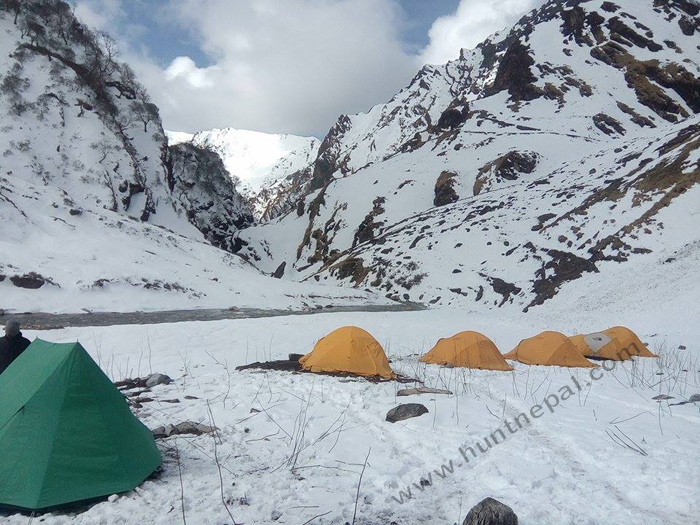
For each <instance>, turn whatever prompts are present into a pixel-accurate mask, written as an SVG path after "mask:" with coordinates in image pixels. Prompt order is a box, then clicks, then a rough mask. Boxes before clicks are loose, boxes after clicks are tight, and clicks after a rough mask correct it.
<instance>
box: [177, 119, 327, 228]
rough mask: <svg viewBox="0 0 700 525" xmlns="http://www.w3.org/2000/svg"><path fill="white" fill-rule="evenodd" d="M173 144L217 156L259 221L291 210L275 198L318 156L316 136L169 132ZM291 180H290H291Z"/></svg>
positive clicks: (220, 131)
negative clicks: (185, 143) (183, 144)
mask: <svg viewBox="0 0 700 525" xmlns="http://www.w3.org/2000/svg"><path fill="white" fill-rule="evenodd" d="M167 134H168V139H169V143H170V144H178V143H183V142H187V143H190V144H193V145H195V146H198V147H200V148H204V149H208V150H210V151H213V152H215V153H217V154H218V155H219V156H220V157H221V158H222V160H223V162H224V166H225V167H226V169H227V170H228V172H229V173H230V174H231V176H232V177H233V179H234V181H235V182H236V183H238V182H239V181H240V184H237V188H238V190H239V191H240V192H241V193H242V194H243V195H244V196H245V197H246V198H247V199H248V201H249V203H250V205H251V207H252V209H253V212H254V213H255V216H256V217H257V218H260V219H262V220H267V219H269V218H273V217H276V216H277V215H279V214H280V213H281V212H286V211H287V209H288V208H286V207H285V206H284V204H283V203H280V202H278V200H277V198H276V196H277V195H278V194H280V193H285V189H286V188H287V187H288V185H289V179H291V178H293V176H294V174H295V173H298V172H302V171H303V170H305V169H306V168H308V167H309V166H310V165H311V164H312V163H313V162H314V161H315V160H316V156H317V155H318V148H319V146H320V141H319V140H318V139H316V138H315V137H299V136H296V135H276V134H269V133H260V132H257V131H245V130H239V129H232V128H226V129H213V130H210V131H200V132H199V133H195V134H194V135H192V134H188V133H182V132H170V131H168V132H167ZM288 178H289V179H288Z"/></svg>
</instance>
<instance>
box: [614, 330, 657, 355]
mask: <svg viewBox="0 0 700 525" xmlns="http://www.w3.org/2000/svg"><path fill="white" fill-rule="evenodd" d="M603 333H604V334H606V335H608V336H609V337H612V338H613V339H617V340H618V341H619V344H620V346H621V348H622V349H623V351H624V352H625V353H629V354H630V355H633V356H638V357H658V356H657V355H656V354H655V353H653V352H652V351H651V350H649V348H647V346H646V345H645V344H644V343H642V340H641V339H640V338H639V337H638V336H637V334H635V333H634V332H633V331H632V330H630V329H629V328H625V327H624V326H614V327H612V328H608V329H607V330H603Z"/></svg>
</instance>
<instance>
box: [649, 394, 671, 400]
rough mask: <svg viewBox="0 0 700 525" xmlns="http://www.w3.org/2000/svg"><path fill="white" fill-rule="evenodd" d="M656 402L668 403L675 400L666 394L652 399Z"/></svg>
mask: <svg viewBox="0 0 700 525" xmlns="http://www.w3.org/2000/svg"><path fill="white" fill-rule="evenodd" d="M652 399H653V400H654V401H667V400H669V399H675V398H674V397H673V396H667V395H666V394H659V395H658V396H654V397H652Z"/></svg>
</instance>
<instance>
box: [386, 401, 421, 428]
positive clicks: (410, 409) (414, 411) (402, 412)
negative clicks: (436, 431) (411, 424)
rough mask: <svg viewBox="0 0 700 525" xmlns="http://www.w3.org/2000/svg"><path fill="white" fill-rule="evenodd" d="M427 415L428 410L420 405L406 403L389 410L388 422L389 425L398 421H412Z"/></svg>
mask: <svg viewBox="0 0 700 525" xmlns="http://www.w3.org/2000/svg"><path fill="white" fill-rule="evenodd" d="M427 413H428V409H427V408H425V406H423V405H421V404H420V403H406V404H404V405H399V406H397V407H395V408H392V409H391V410H389V412H388V413H387V415H386V420H387V421H388V422H389V423H396V422H397V421H403V420H405V419H411V418H412V417H418V416H422V415H423V414H427Z"/></svg>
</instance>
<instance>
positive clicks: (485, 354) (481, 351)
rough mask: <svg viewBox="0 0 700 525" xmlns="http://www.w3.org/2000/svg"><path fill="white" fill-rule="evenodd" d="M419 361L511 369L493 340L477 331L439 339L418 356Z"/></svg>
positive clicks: (484, 368) (469, 366)
mask: <svg viewBox="0 0 700 525" xmlns="http://www.w3.org/2000/svg"><path fill="white" fill-rule="evenodd" d="M420 361H421V363H430V364H433V365H452V366H459V367H466V368H478V369H481V370H504V371H510V370H513V367H512V366H510V365H509V364H508V363H506V360H505V359H503V356H502V355H501V352H499V351H498V348H496V345H495V344H493V341H491V339H489V338H488V337H486V336H485V335H482V334H480V333H478V332H460V333H458V334H456V335H453V336H452V337H449V338H447V339H440V340H439V341H438V342H437V344H436V345H435V346H434V347H433V349H432V350H431V351H430V352H428V353H427V354H425V355H424V356H423V357H421V358H420Z"/></svg>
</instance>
